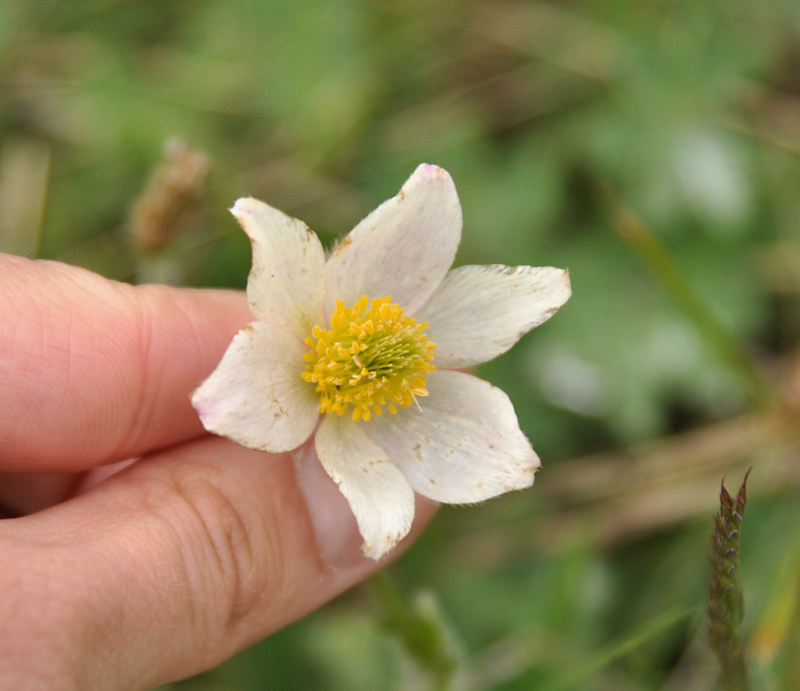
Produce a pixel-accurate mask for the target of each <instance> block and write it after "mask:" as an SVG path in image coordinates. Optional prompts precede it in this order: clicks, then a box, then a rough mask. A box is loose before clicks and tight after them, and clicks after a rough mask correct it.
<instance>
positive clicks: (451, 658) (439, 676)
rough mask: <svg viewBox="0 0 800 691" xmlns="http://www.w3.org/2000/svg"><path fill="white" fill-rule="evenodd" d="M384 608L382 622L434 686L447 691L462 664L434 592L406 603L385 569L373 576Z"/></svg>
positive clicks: (438, 690)
mask: <svg viewBox="0 0 800 691" xmlns="http://www.w3.org/2000/svg"><path fill="white" fill-rule="evenodd" d="M370 582H371V584H372V589H373V591H374V593H375V595H376V597H377V599H378V601H379V603H380V606H381V609H382V610H383V611H382V612H381V614H380V617H379V621H380V623H381V625H382V626H383V627H384V629H385V630H386V631H388V632H389V633H390V634H392V635H394V636H396V637H397V638H398V639H399V640H400V642H401V644H402V645H403V648H404V649H405V650H406V652H407V653H408V654H409V655H410V656H411V657H412V658H413V659H414V661H415V662H416V663H417V664H418V665H419V666H420V667H421V668H422V669H424V670H425V672H426V673H427V674H428V675H429V677H430V679H431V689H435V690H436V691H447V690H448V689H450V688H452V682H453V680H454V677H455V674H456V672H457V670H458V667H459V659H458V655H457V653H456V650H455V646H454V645H453V643H452V636H450V635H449V633H448V631H447V627H446V625H445V623H444V621H443V619H442V617H441V615H440V613H439V610H438V607H437V606H436V603H435V602H434V601H433V598H432V597H431V596H430V594H427V596H426V595H425V594H422V596H420V597H418V598H416V601H415V602H411V603H409V602H406V601H405V600H404V599H403V597H402V596H401V594H400V592H399V591H398V590H397V587H396V586H395V584H394V583H393V582H392V580H391V578H390V577H389V575H388V574H387V573H386V572H385V571H381V572H379V573H377V574H375V575H374V576H372V578H371V579H370Z"/></svg>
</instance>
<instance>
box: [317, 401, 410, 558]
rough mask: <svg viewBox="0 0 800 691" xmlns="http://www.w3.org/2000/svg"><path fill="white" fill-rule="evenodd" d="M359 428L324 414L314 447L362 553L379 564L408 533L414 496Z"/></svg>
mask: <svg viewBox="0 0 800 691" xmlns="http://www.w3.org/2000/svg"><path fill="white" fill-rule="evenodd" d="M362 427H363V424H361V423H356V422H353V420H352V418H351V417H350V416H349V415H342V416H339V415H327V416H326V417H325V419H324V420H323V421H322V424H321V425H320V428H319V430H317V436H316V438H315V444H316V450H317V456H318V457H319V460H320V462H321V463H322V466H323V467H324V468H325V471H326V472H327V473H328V475H330V476H331V479H333V481H334V482H335V483H336V484H337V485H338V486H339V490H340V491H341V492H342V494H343V495H344V496H345V498H346V499H347V501H348V503H349V504H350V508H351V509H352V510H353V515H355V517H356V522H357V523H358V529H359V531H360V532H361V536H362V537H363V538H364V545H363V546H362V549H363V551H364V554H366V555H367V556H368V557H370V558H372V559H380V558H381V557H382V556H383V555H384V554H386V553H387V552H388V551H389V550H390V549H392V548H393V547H394V546H395V545H396V544H397V543H398V542H400V540H402V539H403V538H404V537H405V536H406V535H407V534H408V531H409V530H410V529H411V522H412V520H413V519H414V492H413V491H412V489H411V487H410V486H409V484H408V482H407V481H406V479H405V478H404V477H403V475H402V473H401V472H400V471H399V470H398V469H397V467H395V465H394V464H393V463H392V462H391V461H390V460H389V457H388V455H387V454H386V452H385V451H383V449H381V448H379V447H378V446H376V445H375V444H374V443H372V442H371V441H370V440H369V439H368V438H367V437H366V436H365V435H364V433H363V432H362V431H361V428H362Z"/></svg>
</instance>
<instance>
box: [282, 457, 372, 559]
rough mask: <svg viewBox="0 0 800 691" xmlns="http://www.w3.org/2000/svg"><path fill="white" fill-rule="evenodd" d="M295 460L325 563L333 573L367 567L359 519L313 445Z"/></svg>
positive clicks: (298, 480) (300, 483)
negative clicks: (334, 571) (362, 550)
mask: <svg viewBox="0 0 800 691" xmlns="http://www.w3.org/2000/svg"><path fill="white" fill-rule="evenodd" d="M293 459H294V468H295V476H296V477H297V484H298V485H299V486H300V490H301V491H302V493H303V496H304V497H305V500H306V506H307V508H308V515H309V517H310V518H311V525H312V526H313V528H314V534H315V536H316V539H317V547H318V548H319V553H320V556H321V557H322V560H323V561H324V562H325V563H326V564H327V566H328V567H329V568H331V569H333V570H340V569H347V568H350V567H351V566H354V565H355V564H360V563H364V562H365V561H366V557H365V556H364V555H363V553H362V552H361V543H362V542H363V540H362V538H361V534H360V533H359V532H358V525H357V523H356V519H355V516H353V512H352V511H351V510H350V505H349V504H348V503H347V500H346V499H345V498H344V496H343V495H342V493H341V492H340V491H339V488H338V487H337V486H336V483H335V482H334V481H333V480H331V478H330V477H329V476H328V474H327V473H326V472H325V470H324V469H323V467H322V465H321V464H320V462H319V459H317V454H316V452H315V451H314V445H313V442H312V443H310V444H305V445H304V446H302V447H301V448H299V449H298V450H297V451H296V452H295V453H294V454H293Z"/></svg>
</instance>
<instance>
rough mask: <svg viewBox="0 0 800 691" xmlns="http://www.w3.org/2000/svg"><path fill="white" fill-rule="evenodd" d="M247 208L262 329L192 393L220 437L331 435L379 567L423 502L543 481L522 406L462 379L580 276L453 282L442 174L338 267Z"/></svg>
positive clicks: (311, 241)
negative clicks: (521, 419)
mask: <svg viewBox="0 0 800 691" xmlns="http://www.w3.org/2000/svg"><path fill="white" fill-rule="evenodd" d="M232 213H233V215H234V216H236V218H237V219H238V220H239V222H240V223H241V225H242V227H243V228H244V231H245V232H246V233H247V235H248V236H249V237H250V240H251V242H252V245H253V268H252V270H251V272H250V276H249V279H248V282H247V296H248V299H249V303H250V309H251V311H252V312H253V315H254V316H255V318H256V321H254V322H252V323H251V324H248V325H247V326H246V327H245V328H244V329H242V331H240V332H239V333H238V334H237V335H236V336H235V338H234V339H233V342H232V343H231V345H230V347H229V348H228V350H227V351H226V353H225V355H224V356H223V358H222V361H221V362H220V363H219V365H218V367H217V368H216V370H214V372H213V373H212V374H211V376H209V378H208V379H206V380H205V381H204V382H203V383H202V384H201V386H200V387H199V388H198V389H197V391H195V392H194V394H193V396H192V403H193V405H194V406H195V408H196V409H197V411H198V413H199V415H200V419H201V420H202V422H203V425H204V426H205V428H206V429H207V430H209V431H210V432H213V433H216V434H221V435H224V436H226V437H229V438H231V439H233V440H234V441H236V442H238V443H240V444H242V445H244V446H248V447H250V448H253V449H258V450H261V451H269V452H281V451H289V450H292V449H295V448H297V447H298V446H300V445H301V444H303V442H305V441H306V440H307V439H308V438H309V437H310V436H311V435H313V434H314V431H315V430H316V436H315V440H314V441H315V446H316V452H317V455H318V457H319V460H320V462H321V463H322V465H323V467H324V468H325V470H326V472H327V473H328V474H329V475H330V477H331V478H332V479H333V480H334V482H336V484H337V485H338V486H339V489H340V490H341V492H342V494H343V495H344V496H345V497H346V498H347V501H348V502H349V504H350V506H351V508H352V510H353V513H354V514H355V517H356V521H357V522H358V527H359V530H360V531H361V535H362V536H363V538H364V545H363V550H364V553H365V554H366V555H367V556H369V557H371V558H373V559H379V558H380V557H381V556H382V555H384V554H385V553H386V552H388V551H389V550H390V549H392V548H393V547H394V546H395V545H396V544H397V543H398V542H399V541H400V540H401V539H402V538H403V537H404V536H405V535H406V534H407V533H408V531H409V529H410V527H411V522H412V519H413V517H414V491H416V492H419V493H420V494H423V495H425V496H427V497H430V498H431V499H434V500H436V501H440V502H447V503H450V504H463V503H472V502H478V501H481V500H484V499H488V498H489V497H493V496H496V495H499V494H502V493H504V492H508V491H510V490H516V489H521V488H523V487H529V486H530V485H531V484H533V475H534V473H535V472H536V469H537V468H538V467H539V465H540V463H539V459H538V457H537V456H536V453H535V452H534V451H533V449H532V448H531V445H530V443H529V442H528V440H527V439H526V437H525V435H524V434H523V433H522V432H521V430H520V428H519V423H518V422H517V417H516V415H515V413H514V409H513V407H512V405H511V402H510V400H509V399H508V397H507V396H506V395H505V394H504V393H503V392H502V391H500V390H499V389H497V388H495V387H494V386H492V385H491V384H488V383H487V382H485V381H482V380H481V379H478V378H477V377H474V376H472V375H470V374H466V373H464V372H461V371H458V370H461V369H464V368H468V367H472V366H473V365H477V364H478V363H481V362H485V361H486V360H489V359H491V358H493V357H495V356H497V355H500V354H501V353H503V352H505V351H506V350H508V349H509V348H510V347H511V346H512V345H514V343H516V342H517V340H518V339H519V338H520V337H521V336H522V335H524V334H525V333H527V332H528V331H529V330H530V329H532V328H533V327H535V326H537V325H539V324H541V323H542V322H543V321H545V320H546V319H548V318H549V317H550V316H551V315H552V314H553V313H555V311H556V310H557V309H558V308H559V307H560V306H561V305H562V304H564V302H566V300H567V299H568V298H569V296H570V284H569V275H568V273H567V272H566V271H564V270H561V269H555V268H552V267H539V268H534V267H530V266H519V267H508V266H500V265H490V266H462V267H460V268H457V269H453V270H452V271H450V270H449V269H450V265H451V264H452V263H453V259H454V257H455V253H456V248H457V247H458V244H459V241H460V239H461V206H460V204H459V201H458V196H457V194H456V190H455V186H454V185H453V181H452V179H451V178H450V176H449V175H448V174H447V172H446V171H444V170H442V169H441V168H438V167H436V166H432V165H427V164H423V165H420V166H419V167H418V168H417V169H416V170H415V171H414V173H413V175H412V176H411V177H410V178H409V179H408V181H407V182H406V183H405V185H403V188H402V189H401V190H400V192H399V193H398V195H397V196H396V197H393V198H392V199H389V200H388V201H386V202H384V203H383V204H381V206H379V207H378V208H377V209H375V211H373V212H372V213H371V214H370V215H369V216H367V217H366V218H365V219H364V220H363V221H361V222H360V223H359V224H358V225H357V226H356V227H355V228H354V229H353V231H352V232H351V233H350V234H349V235H347V236H346V237H345V238H344V240H343V241H342V242H341V244H339V246H338V248H337V249H336V250H335V251H334V252H333V254H332V255H331V256H330V257H327V258H326V256H325V252H324V250H323V249H322V245H321V244H320V242H319V239H318V238H317V236H316V235H315V234H314V233H313V232H312V231H311V230H310V229H309V228H308V227H307V226H306V225H305V224H304V223H303V222H301V221H299V220H297V219H295V218H291V217H290V216H287V215H286V214H284V213H282V212H281V211H278V210H277V209H273V208H272V207H270V206H267V205H266V204H264V203H262V202H260V201H257V200H255V199H240V200H238V201H237V202H236V204H235V205H234V207H233V209H232ZM320 416H322V419H321V420H320Z"/></svg>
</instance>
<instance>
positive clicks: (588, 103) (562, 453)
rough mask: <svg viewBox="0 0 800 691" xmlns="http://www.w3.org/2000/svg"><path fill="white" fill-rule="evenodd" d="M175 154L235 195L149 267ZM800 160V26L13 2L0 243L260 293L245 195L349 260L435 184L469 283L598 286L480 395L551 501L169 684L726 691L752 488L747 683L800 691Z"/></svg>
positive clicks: (213, 2) (144, 275)
mask: <svg viewBox="0 0 800 691" xmlns="http://www.w3.org/2000/svg"><path fill="white" fill-rule="evenodd" d="M175 137H177V138H179V139H180V140H182V141H183V142H184V143H185V145H186V146H188V147H191V148H192V149H194V150H198V151H202V152H204V155H205V156H206V157H207V160H208V162H209V164H210V173H209V175H208V178H207V180H206V182H205V185H203V186H202V188H199V187H198V190H199V193H198V196H197V198H196V199H195V203H194V204H192V205H190V206H191V207H192V208H191V209H190V212H189V213H188V214H184V215H183V216H182V218H181V221H180V225H181V226H182V232H181V233H180V234H179V235H177V236H176V237H175V238H174V239H171V242H170V244H169V246H168V247H167V248H166V249H164V250H163V251H162V252H160V253H158V254H153V253H149V254H144V253H142V252H139V251H136V249H135V242H134V239H132V233H131V227H132V226H131V223H132V222H131V220H130V219H131V215H132V213H133V215H134V217H135V215H136V213H135V212H133V211H132V209H133V208H134V205H135V202H136V200H137V199H139V198H140V197H141V195H142V190H143V189H145V185H146V181H147V179H148V176H150V175H151V173H152V171H153V170H154V169H155V168H156V167H157V166H158V165H159V164H160V163H161V161H162V160H163V158H164V153H163V152H164V147H165V143H166V142H167V141H169V140H171V139H172V138H175ZM799 154H800V5H798V3H797V2H796V0H725V1H723V0H703V1H698V0H650V1H649V2H626V1H624V0H606V1H601V2H592V1H590V0H571V1H565V2H554V1H553V2H524V1H523V0H516V1H508V2H505V1H504V2H490V1H489V0H471V1H457V0H444V1H442V2H431V1H430V0H378V1H377V2H366V1H364V0H361V1H360V2H359V1H351V2H348V1H346V0H320V1H319V2H314V3H311V2H308V3H302V2H292V1H290V0H271V1H266V2H264V1H262V0H174V1H164V0H159V1H158V2H156V1H155V0H136V1H133V0H83V1H82V2H73V3H68V2H57V1H56V0H28V1H27V2H25V3H22V2H5V3H0V249H3V250H5V251H10V252H16V253H20V254H27V255H29V256H40V257H46V258H53V259H59V260H62V261H67V262H71V263H75V264H80V265H83V266H86V267H89V268H91V269H93V270H96V271H99V272H100V273H103V274H104V275H107V276H110V277H113V278H118V279H121V280H129V281H139V280H153V279H158V280H169V281H171V282H175V283H183V284H188V285H202V286H210V285H221V286H231V287H240V288H241V287H243V286H244V282H245V279H246V275H247V271H248V269H249V246H248V243H247V241H246V238H245V236H244V234H243V233H241V231H240V230H238V228H237V226H236V224H235V222H234V221H233V219H232V218H231V217H230V215H229V214H228V212H227V211H226V209H227V208H228V207H229V206H230V205H231V204H232V202H233V201H234V200H235V199H236V198H237V197H239V196H244V195H253V196H256V197H259V198H262V199H264V200H265V201H267V202H269V203H270V204H272V205H274V206H277V207H279V208H282V209H284V210H285V211H287V212H288V213H290V214H292V215H295V216H298V217H300V218H302V219H303V220H305V221H306V222H307V223H309V225H311V227H312V228H314V229H315V230H317V231H319V232H320V234H321V235H322V236H323V237H324V238H325V239H326V241H330V240H331V239H332V238H333V237H335V236H336V235H338V234H341V233H343V232H346V231H348V230H349V229H350V228H351V227H352V226H353V225H354V224H355V223H356V222H357V221H358V220H359V219H360V218H361V217H362V216H363V215H365V214H366V213H367V212H368V211H370V210H371V209H372V208H373V207H374V206H376V205H377V204H378V203H379V202H381V201H382V200H384V199H386V198H388V197H390V196H392V195H393V194H394V193H395V192H396V191H397V189H398V188H399V186H400V185H401V184H402V182H403V181H404V180H405V179H406V177H407V176H408V175H409V174H410V173H411V171H412V170H413V169H414V167H415V166H416V164H417V163H419V162H421V161H427V162H431V163H436V164H439V165H441V166H443V167H444V168H446V169H447V170H448V171H449V172H450V173H451V174H452V176H453V178H454V179H455V182H456V185H457V188H458V190H459V194H460V196H461V200H462V204H463V208H464V218H465V228H464V239H463V242H462V246H461V250H460V255H459V260H458V261H459V263H492V262H499V263H507V264H532V265H545V264H547V265H555V266H561V267H568V268H569V269H570V271H571V274H572V280H573V293H574V295H573V298H572V300H571V301H570V302H569V303H568V304H567V305H566V306H565V307H564V308H563V310H562V311H561V312H560V313H559V314H558V315H557V316H556V317H555V318H554V319H553V320H552V321H551V322H548V323H547V324H545V325H544V326H542V327H541V328H539V329H538V330H536V331H535V332H533V333H532V334H530V335H529V336H527V337H526V338H524V339H523V340H522V342H521V343H520V344H519V345H518V346H517V347H516V348H515V349H514V350H513V351H511V352H510V353H509V354H507V355H506V356H504V357H502V358H501V359H499V360H498V361H495V362H492V363H489V364H488V365H486V366H485V367H484V368H482V370H481V374H482V376H484V377H486V378H488V379H490V380H492V381H493V382H495V383H497V384H499V385H500V386H502V387H503V388H504V389H505V390H506V391H507V392H508V393H509V394H510V396H511V398H512V400H513V401H514V403H515V406H516V408H517V411H518V414H519V417H520V421H521V424H522V427H523V429H524V431H525V432H526V433H527V434H528V436H529V437H530V438H531V440H532V441H533V444H534V446H535V448H536V449H537V451H538V452H539V454H540V455H541V457H542V459H543V462H544V468H543V470H542V471H541V472H540V474H539V475H538V476H537V482H536V486H535V487H534V488H533V489H532V490H529V491H526V492H522V493H518V494H516V495H512V496H507V497H504V498H501V499H497V500H494V501H491V502H488V503H486V504H485V505H482V506H479V507H473V508H450V507H445V508H443V509H442V510H441V512H440V514H439V515H438V517H437V518H436V519H435V521H434V523H433V524H432V526H431V528H430V529H429V530H428V532H427V533H426V534H425V535H424V537H423V538H422V539H421V540H420V541H419V543H418V544H417V545H416V546H415V547H414V548H413V549H412V550H411V551H410V552H409V553H408V554H406V555H405V556H404V557H403V558H402V559H401V560H400V561H399V562H398V563H397V564H396V565H394V566H392V567H391V569H390V575H389V578H390V579H391V582H392V584H393V586H391V587H392V588H394V590H393V591H391V592H390V593H389V594H388V595H387V588H389V586H388V584H387V581H385V580H383V581H378V582H377V583H375V584H373V585H372V586H369V585H367V586H363V587H360V588H357V589H355V590H353V591H352V592H350V593H348V594H346V595H345V596H343V597H342V598H340V599H339V600H338V601H336V602H334V603H332V604H331V605H329V606H327V607H326V608H324V609H323V610H321V611H319V612H317V613H315V614H313V615H311V616H309V617H308V618H306V619H305V620H303V621H301V622H298V623H297V624H295V625H293V626H291V627H289V628H288V629H287V630H285V631H283V632H280V633H279V634H277V635H275V636H273V637H271V638H270V639H268V640H266V641H264V642H262V643H260V644H258V645H256V646H254V647H253V648H252V649H250V650H247V651H245V652H244V653H242V654H240V655H239V656H237V657H236V658H234V659H233V660H231V661H230V662H228V663H226V664H224V665H222V666H221V667H219V668H217V669H214V670H211V671H209V672H208V673H206V674H203V675H201V676H199V677H197V678H195V679H191V680H187V681H185V682H181V683H176V684H174V685H173V686H172V687H171V688H174V689H179V690H181V691H189V690H193V691H195V690H198V691H199V690H201V689H202V690H215V691H216V690H225V689H243V690H247V689H267V688H269V689H320V690H323V691H326V690H331V691H333V690H340V689H341V690H345V689H347V690H352V689H424V688H429V687H433V686H434V685H435V683H436V681H435V679H436V674H435V673H433V672H431V669H434V668H436V666H437V665H439V666H440V668H441V665H444V666H445V667H447V666H448V665H452V669H454V670H455V674H454V676H453V677H452V678H451V683H452V685H453V687H454V688H466V689H503V690H508V691H510V690H512V689H513V690H516V689H521V690H522V689H589V690H593V689H621V690H623V691H624V690H626V689H656V688H666V689H678V688H679V689H707V688H713V686H714V683H715V681H714V680H715V678H716V668H715V661H714V658H713V656H712V654H711V652H710V650H709V648H708V645H707V644H706V642H705V636H704V598H705V588H706V582H707V578H708V560H707V554H708V544H709V541H708V539H709V534H710V531H711V529H712V520H711V517H712V514H713V513H714V511H715V510H716V509H717V507H718V503H717V493H718V490H719V483H720V480H721V479H722V477H723V476H727V480H728V485H729V487H731V489H732V490H735V489H736V488H737V487H738V484H739V482H740V480H741V477H742V475H743V472H744V469H746V468H747V467H748V466H750V465H752V466H753V467H754V470H753V473H752V476H751V479H750V485H749V490H750V500H749V505H748V510H747V515H746V516H745V521H744V527H743V538H742V539H743V564H742V569H743V579H744V591H745V598H746V619H745V624H744V631H745V634H746V636H747V640H748V653H749V659H750V666H751V674H752V676H753V679H754V685H755V687H756V688H759V689H771V688H776V689H777V688H787V689H788V688H800V661H798V657H800V655H798V651H800V626H799V625H798V622H800V600H798V598H799V597H800V540H798V537H800V504H799V503H798V501H797V486H798V482H800V472H798V469H797V466H798V448H799V447H798V443H797V438H796V436H795V429H796V427H797V421H798V413H797V408H796V406H795V403H796V397H797V388H796V384H797V380H798V374H800V370H798V368H797V367H796V364H797V363H796V344H797V340H798V336H799V335H800V309H799V308H800V303H798V299H797V297H798V290H799V289H800V227H798V222H800V194H798V191H799V190H800V165H798V164H800V158H799V157H798V155H799ZM201 167H202V166H201ZM162 182H163V179H162ZM162 186H163V185H162ZM156 194H157V192H156ZM392 593H394V594H392ZM397 594H399V596H400V598H401V599H402V601H403V602H404V604H403V605H402V607H401V608H400V609H399V610H398V612H405V614H399V615H398V614H397V612H395V614H394V615H393V614H392V612H393V611H394V610H393V609H392V607H391V605H390V603H391V602H392V597H394V596H395V595H397ZM398 616H399V617H400V619H401V620H403V617H406V619H408V621H406V624H408V623H409V622H410V624H409V625H410V626H411V628H412V630H414V631H416V632H417V633H416V634H414V633H413V632H412V635H417V634H419V635H422V636H423V642H422V644H421V647H422V649H423V650H426V651H428V653H430V655H428V658H430V659H432V660H433V662H430V661H429V662H430V664H428V665H427V667H426V663H425V660H426V659H428V658H426V655H427V654H428V653H425V654H422V655H414V654H412V653H410V652H409V650H408V649H407V647H405V646H404V645H403V641H404V637H403V634H402V633H401V632H402V631H403V630H405V629H404V626H405V624H403V623H402V621H401V622H400V623H398ZM415 627H416V628H415ZM425 636H428V638H425ZM426 641H427V642H426ZM431 651H432V652H431ZM448 669H449V668H448ZM445 676H446V675H445Z"/></svg>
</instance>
